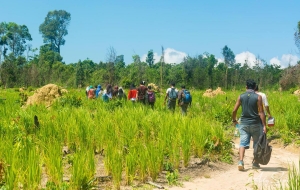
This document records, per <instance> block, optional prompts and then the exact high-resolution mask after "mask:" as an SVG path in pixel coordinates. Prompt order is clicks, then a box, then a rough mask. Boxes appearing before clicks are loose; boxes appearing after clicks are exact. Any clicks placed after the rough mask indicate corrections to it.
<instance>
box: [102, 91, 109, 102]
mask: <svg viewBox="0 0 300 190" xmlns="http://www.w3.org/2000/svg"><path fill="white" fill-rule="evenodd" d="M102 100H103V101H104V102H109V98H108V96H107V94H106V93H104V94H103V95H102Z"/></svg>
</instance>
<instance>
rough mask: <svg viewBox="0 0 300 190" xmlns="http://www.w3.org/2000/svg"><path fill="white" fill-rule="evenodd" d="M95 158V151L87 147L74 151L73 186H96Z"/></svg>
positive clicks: (80, 187)
mask: <svg viewBox="0 0 300 190" xmlns="http://www.w3.org/2000/svg"><path fill="white" fill-rule="evenodd" d="M94 174H95V158H94V151H93V150H91V149H87V150H85V151H82V150H81V151H77V152H76V153H74V159H73V165H72V177H71V188H72V189H91V188H93V187H94V181H95V178H94Z"/></svg>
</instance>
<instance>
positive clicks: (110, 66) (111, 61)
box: [106, 47, 117, 84]
mask: <svg viewBox="0 0 300 190" xmlns="http://www.w3.org/2000/svg"><path fill="white" fill-rule="evenodd" d="M116 58H117V51H116V50H115V48H114V47H110V48H109V49H108V50H107V54H106V62H107V70H108V75H109V76H108V78H109V79H108V83H110V84H113V82H114V81H115V61H116Z"/></svg>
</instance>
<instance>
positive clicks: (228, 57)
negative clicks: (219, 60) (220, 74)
mask: <svg viewBox="0 0 300 190" xmlns="http://www.w3.org/2000/svg"><path fill="white" fill-rule="evenodd" d="M222 54H223V57H224V62H225V66H226V73H225V88H226V89H227V88H228V85H227V83H228V67H232V66H233V64H234V63H235V55H234V53H233V51H231V49H230V48H229V47H227V46H226V45H225V46H224V48H223V49H222Z"/></svg>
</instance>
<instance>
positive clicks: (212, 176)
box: [166, 139, 299, 190]
mask: <svg viewBox="0 0 300 190" xmlns="http://www.w3.org/2000/svg"><path fill="white" fill-rule="evenodd" d="M238 140H239V139H236V140H235V149H234V153H235V160H234V162H235V163H234V164H233V165H229V166H228V165H227V166H225V167H222V166H221V167H220V166H219V167H218V166H216V167H215V169H214V171H211V172H208V173H207V174H205V175H202V176H199V177H197V176H196V177H195V178H193V179H192V180H190V181H188V182H183V183H182V187H171V188H170V187H169V188H167V187H166V188H167V189H169V190H182V189H189V190H221V189H222V190H236V189H249V190H250V189H251V190H252V189H254V188H253V184H255V185H257V187H258V189H274V188H275V187H278V186H279V184H280V182H281V183H282V184H286V182H287V178H288V168H289V166H290V165H292V163H295V165H296V166H297V167H298V168H299V166H298V163H299V149H293V150H289V149H288V148H283V147H280V146H279V145H277V144H272V143H271V145H272V146H273V152H272V157H271V160H270V162H269V164H268V165H266V166H261V169H258V170H253V169H251V166H252V159H253V149H252V148H250V149H249V150H246V154H245V159H244V162H245V171H242V172H241V171H238V169H237V160H238V147H239V145H238ZM251 146H252V145H251ZM247 184H248V185H247ZM262 186H263V187H262Z"/></svg>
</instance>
